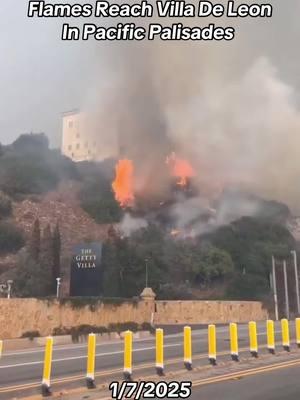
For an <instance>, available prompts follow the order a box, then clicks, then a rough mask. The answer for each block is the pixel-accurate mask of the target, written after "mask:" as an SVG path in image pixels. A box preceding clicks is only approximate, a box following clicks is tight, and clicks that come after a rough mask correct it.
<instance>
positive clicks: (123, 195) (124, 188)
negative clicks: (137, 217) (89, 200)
mask: <svg viewBox="0 0 300 400" xmlns="http://www.w3.org/2000/svg"><path fill="white" fill-rule="evenodd" d="M115 170H116V177H115V180H114V181H113V183H112V188H113V190H114V192H115V199H116V200H117V201H118V202H119V203H120V205H121V207H130V206H132V205H133V202H134V194H133V170H134V168H133V162H132V161H131V160H126V159H124V160H119V161H118V163H117V165H116V168H115Z"/></svg>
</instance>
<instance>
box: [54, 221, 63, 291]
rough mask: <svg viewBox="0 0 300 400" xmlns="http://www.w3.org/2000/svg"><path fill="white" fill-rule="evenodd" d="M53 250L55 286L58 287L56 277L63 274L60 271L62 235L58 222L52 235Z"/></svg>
mask: <svg viewBox="0 0 300 400" xmlns="http://www.w3.org/2000/svg"><path fill="white" fill-rule="evenodd" d="M52 252H53V260H52V262H53V263H52V280H53V285H54V288H56V278H59V277H60V276H61V271H60V267H61V265H60V257H61V235H60V229H59V224H58V223H57V224H56V226H55V229H54V232H53V237H52Z"/></svg>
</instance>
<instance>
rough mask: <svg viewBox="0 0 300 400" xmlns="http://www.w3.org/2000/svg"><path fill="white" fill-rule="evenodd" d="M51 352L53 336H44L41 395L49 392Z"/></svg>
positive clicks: (45, 395) (47, 394)
mask: <svg viewBox="0 0 300 400" xmlns="http://www.w3.org/2000/svg"><path fill="white" fill-rule="evenodd" d="M52 352H53V337H47V338H46V347H45V358H44V372H43V381H42V395H43V396H44V397H47V396H49V395H50V394H51V390H50V379H51V367H52Z"/></svg>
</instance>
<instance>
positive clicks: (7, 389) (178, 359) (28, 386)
mask: <svg viewBox="0 0 300 400" xmlns="http://www.w3.org/2000/svg"><path fill="white" fill-rule="evenodd" d="M260 348H263V349H264V348H266V347H265V346H262V347H260ZM153 349H154V348H153ZM139 350H142V349H139ZM248 351H249V348H248V347H244V348H241V349H240V352H241V353H245V352H248ZM218 354H219V356H226V355H230V353H229V351H228V350H224V351H221V352H219V353H218ZM206 358H207V353H201V354H197V355H195V356H194V360H203V359H206ZM182 361H183V358H182V357H176V358H172V359H169V360H166V362H165V364H166V365H172V364H177V363H180V362H182ZM135 367H136V370H142V369H147V368H153V367H154V363H153V362H149V363H145V364H136V366H135ZM122 372H123V369H122V368H115V369H111V370H106V371H101V372H97V373H96V374H95V377H103V376H109V375H114V374H117V373H122ZM80 379H84V374H80V375H73V376H69V377H68V376H66V377H64V378H56V379H53V380H52V383H53V384H59V383H65V382H74V381H77V380H80ZM39 386H40V382H31V383H25V384H22V385H17V386H16V385H15V386H7V387H3V388H0V393H7V392H13V391H17V390H21V389H33V388H36V387H39Z"/></svg>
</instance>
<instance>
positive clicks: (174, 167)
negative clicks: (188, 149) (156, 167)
mask: <svg viewBox="0 0 300 400" xmlns="http://www.w3.org/2000/svg"><path fill="white" fill-rule="evenodd" d="M166 163H167V165H169V167H170V168H171V173H172V175H173V176H175V177H176V178H178V181H177V182H176V184H177V185H178V186H183V187H185V186H187V184H188V178H192V177H193V176H195V175H196V173H195V171H194V169H193V167H192V166H191V164H190V163H189V162H188V161H187V160H185V159H183V158H179V157H177V156H176V154H175V153H174V152H173V153H171V155H170V156H168V157H167V160H166Z"/></svg>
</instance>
